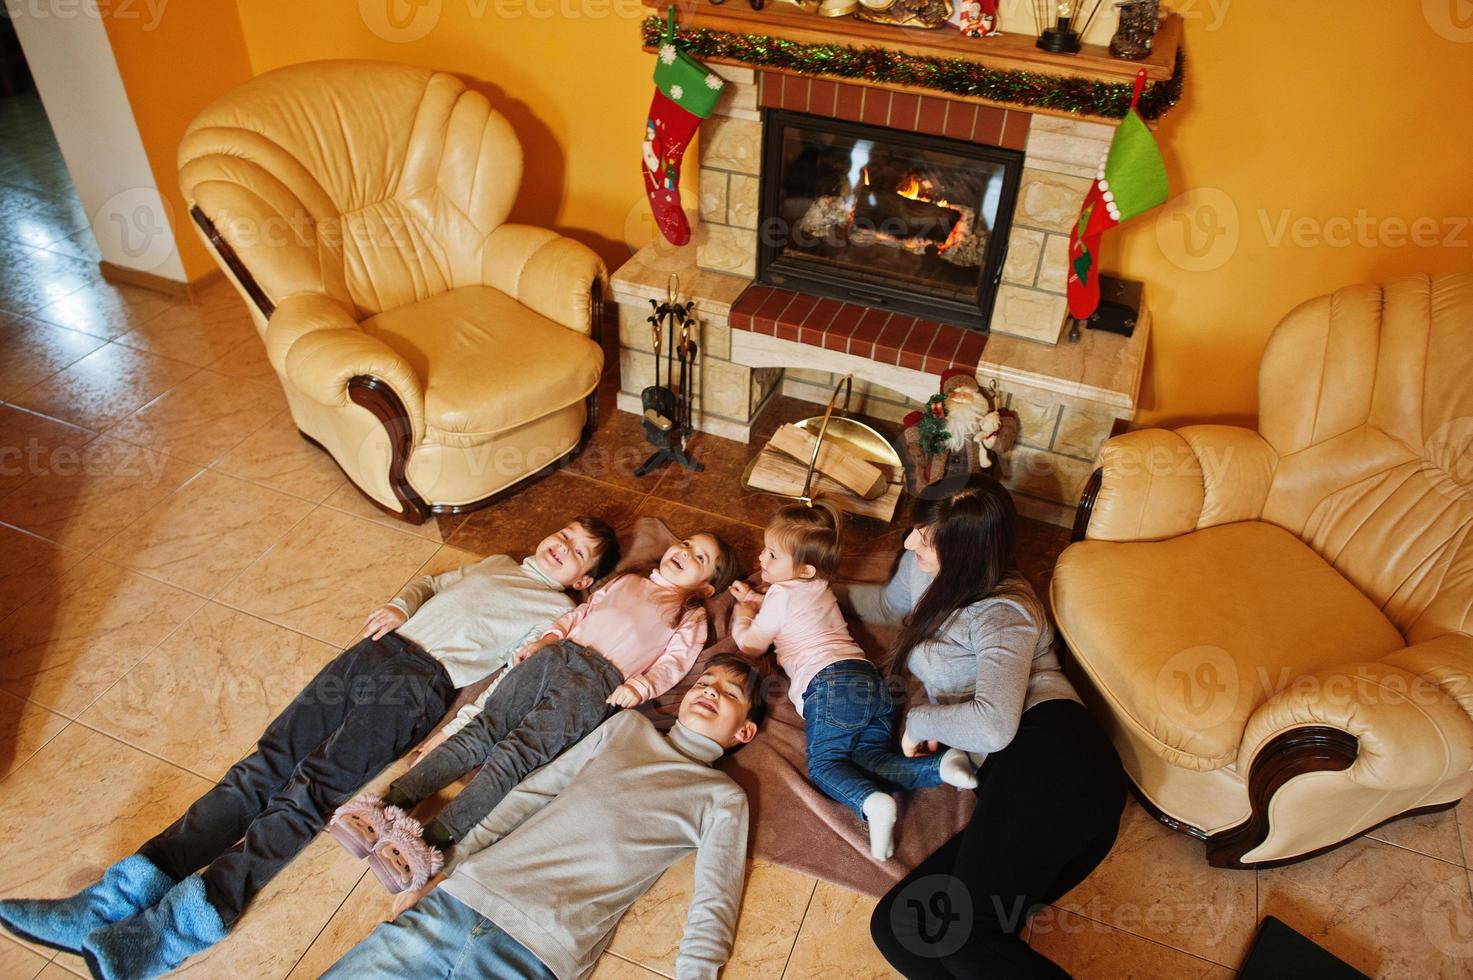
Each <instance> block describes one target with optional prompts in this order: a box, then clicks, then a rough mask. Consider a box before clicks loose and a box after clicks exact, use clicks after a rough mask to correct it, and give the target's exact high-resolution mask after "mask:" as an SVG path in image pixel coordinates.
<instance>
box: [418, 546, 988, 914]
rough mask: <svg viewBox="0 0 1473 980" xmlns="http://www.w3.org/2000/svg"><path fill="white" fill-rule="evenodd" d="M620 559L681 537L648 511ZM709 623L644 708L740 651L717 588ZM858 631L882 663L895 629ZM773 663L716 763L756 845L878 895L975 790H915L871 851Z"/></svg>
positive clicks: (637, 559) (474, 692)
mask: <svg viewBox="0 0 1473 980" xmlns="http://www.w3.org/2000/svg"><path fill="white" fill-rule="evenodd" d="M619 537H620V544H621V545H623V553H624V558H623V560H622V561H621V562H620V569H623V568H625V567H631V566H635V565H640V564H647V563H650V562H652V561H655V560H658V558H659V556H660V554H661V553H662V552H663V551H664V549H665V548H666V547H668V546H669V545H670V544H671V543H673V542H674V541H675V535H674V534H672V533H670V530H669V528H667V527H666V526H665V525H664V523H662V522H661V521H659V520H657V519H655V518H651V517H642V518H640V519H638V520H637V521H635V522H634V523H633V524H632V525H631V526H629V527H628V528H625V529H622V530H621V531H620V534H619ZM894 558H895V556H894V555H893V554H889V553H886V554H883V555H858V556H851V557H850V558H848V559H846V561H845V566H844V569H843V574H844V577H845V578H846V579H850V580H853V581H884V580H885V579H886V578H887V577H888V575H889V573H890V568H891V565H892V563H893V561H894ZM706 608H707V613H708V615H709V616H710V621H711V624H712V628H711V631H710V634H709V636H708V639H707V646H706V649H705V650H704V651H703V652H702V654H701V656H700V657H699V658H698V659H697V661H696V665H695V667H694V668H692V670H691V672H690V673H689V674H687V675H686V677H685V679H684V680H682V681H681V682H680V683H679V684H677V685H676V686H675V687H674V688H673V689H671V690H670V691H668V692H666V694H665V695H664V696H663V697H661V698H659V699H657V700H655V701H652V702H649V703H647V704H645V705H643V706H641V707H640V708H639V710H640V711H643V712H644V713H645V714H646V716H648V717H649V718H650V720H652V721H654V722H655V724H656V725H658V726H659V727H660V728H662V729H667V728H669V727H670V726H671V725H673V724H674V723H675V714H676V711H677V709H678V707H679V705H680V700H681V698H683V697H684V696H685V692H686V691H687V690H689V688H690V684H691V681H692V680H693V679H694V678H695V677H698V676H700V673H701V671H702V670H703V669H704V667H705V663H706V661H707V660H709V659H710V658H711V657H713V656H715V655H716V654H719V653H736V652H737V647H736V642H735V641H734V640H732V639H731V638H730V637H729V636H728V635H727V625H728V623H729V622H730V620H731V608H732V599H731V597H730V596H729V595H724V596H718V597H715V598H713V599H712V600H711V601H710V602H708V603H707V607H706ZM852 628H853V631H854V638H855V640H856V641H858V642H859V644H860V646H862V647H863V648H864V650H865V652H866V654H868V655H869V657H870V658H871V659H872V660H873V661H874V662H875V663H876V664H878V665H880V667H881V669H884V662H883V658H884V653H885V651H886V650H887V649H888V641H889V640H891V639H893V635H891V634H889V633H888V631H887V633H886V635H879V634H878V633H875V634H873V635H871V634H869V633H868V632H867V631H866V630H864V629H862V628H859V627H852ZM763 660H764V664H765V667H766V669H767V671H768V682H767V683H766V684H765V685H764V686H765V691H766V698H767V718H766V720H765V721H763V723H762V730H761V731H760V732H758V734H757V737H756V738H755V739H753V740H752V741H751V743H749V744H748V745H746V746H745V747H743V748H742V749H741V750H740V751H739V752H736V753H732V754H728V755H727V756H726V757H725V758H724V759H722V760H721V761H720V762H719V763H717V766H718V767H719V768H720V769H722V770H723V771H725V772H726V773H728V774H729V775H730V776H731V777H732V778H733V779H735V780H736V781H737V782H738V783H739V784H740V785H741V787H742V789H744V790H746V793H747V801H748V804H749V805H750V807H751V826H752V831H751V840H750V852H751V854H752V856H753V857H756V858H761V859H763V860H766V861H771V862H773V863H774V864H780V865H783V866H784V867H788V868H792V869H794V870H795V871H799V872H802V873H803V874H806V875H810V876H812V877H814V878H820V879H823V880H824V881H830V882H833V883H834V884H837V885H842V886H843V887H845V888H849V889H852V890H854V891H858V892H864V893H866V894H869V895H881V894H883V893H884V892H885V891H886V890H887V889H888V888H889V887H890V886H891V885H893V884H894V883H895V882H897V881H899V880H900V878H901V877H902V876H903V875H904V874H905V873H906V872H907V871H909V870H910V869H911V868H913V867H915V866H916V865H917V864H919V863H920V861H921V859H922V858H924V857H926V856H927V855H928V854H930V853H931V852H932V851H934V850H935V849H936V848H938V847H940V846H941V845H942V844H943V843H945V842H946V841H947V840H948V839H949V838H950V837H951V836H952V835H953V834H955V833H956V832H957V831H958V830H960V829H961V828H962V827H963V826H965V824H966V822H967V819H968V818H969V817H970V816H971V812H972V807H973V802H974V797H973V796H972V794H971V793H965V792H958V791H957V790H955V789H953V788H952V787H950V786H939V787H936V788H935V789H928V790H922V791H920V792H918V793H913V794H909V795H908V796H907V797H906V799H905V802H904V805H903V807H902V810H901V815H900V826H899V831H898V847H897V848H896V852H895V857H894V858H892V859H891V860H889V861H875V860H874V859H872V858H871V857H870V856H869V836H868V834H867V833H866V831H865V828H864V824H863V822H862V821H860V819H859V818H858V817H857V816H855V815H854V814H853V813H852V812H850V810H849V808H848V807H846V806H843V805H842V804H840V803H836V802H834V801H833V800H831V799H829V798H828V797H827V796H825V795H824V794H823V793H821V792H819V791H818V790H817V789H815V788H814V786H813V784H811V783H810V782H808V759H807V752H806V751H805V750H804V740H803V719H802V718H801V717H799V715H798V712H797V710H796V709H795V708H794V707H793V705H792V702H791V701H789V700H788V681H787V678H786V677H784V676H783V675H782V674H780V673H777V672H776V671H775V669H774V665H773V663H772V655H771V654H770V653H769V654H768V655H767V656H765V657H764V658H763ZM488 683H489V680H487V681H482V682H481V683H479V684H474V685H472V686H471V687H468V688H465V689H463V690H462V691H461V692H460V696H459V697H458V698H457V699H456V704H455V706H454V707H452V708H451V712H450V715H447V716H446V720H447V721H448V720H449V718H450V717H451V716H453V715H454V713H455V711H457V710H459V707H460V705H462V704H465V703H467V702H468V701H470V700H472V699H474V698H475V697H476V696H478V695H479V694H480V692H481V691H482V690H483V689H484V688H485V686H486V684H488Z"/></svg>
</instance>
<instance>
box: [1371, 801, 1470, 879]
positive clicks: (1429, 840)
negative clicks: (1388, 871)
mask: <svg viewBox="0 0 1473 980" xmlns="http://www.w3.org/2000/svg"><path fill="white" fill-rule="evenodd" d="M1366 836H1367V837H1369V838H1371V839H1372V840H1379V841H1385V842H1386V843H1388V844H1395V845H1397V846H1398V847H1406V848H1410V849H1411V850H1413V851H1417V852H1419V853H1422V854H1426V855H1428V856H1429V857H1435V858H1438V859H1440V860H1443V861H1451V862H1452V863H1453V864H1456V865H1459V866H1462V864H1463V842H1462V839H1461V836H1460V835H1459V833H1458V817H1457V814H1456V813H1455V812H1454V811H1453V810H1444V811H1443V812H1441V813H1427V814H1423V815H1422V816H1420V817H1406V818H1404V819H1402V820H1395V821H1392V822H1391V823H1389V824H1387V825H1386V826H1384V827H1382V828H1380V829H1379V830H1375V831H1372V832H1371V833H1369V834H1367V835H1366Z"/></svg>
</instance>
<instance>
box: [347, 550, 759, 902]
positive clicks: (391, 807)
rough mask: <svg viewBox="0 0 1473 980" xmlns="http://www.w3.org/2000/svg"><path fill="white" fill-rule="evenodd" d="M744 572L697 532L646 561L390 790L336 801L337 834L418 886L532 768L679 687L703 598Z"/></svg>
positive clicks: (700, 631) (396, 884) (526, 661)
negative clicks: (427, 813)
mask: <svg viewBox="0 0 1473 980" xmlns="http://www.w3.org/2000/svg"><path fill="white" fill-rule="evenodd" d="M736 576H737V567H736V558H735V556H734V555H733V553H732V550H731V547H730V546H729V545H727V543H726V542H725V541H722V540H721V538H719V537H717V536H716V535H715V534H711V533H703V534H695V535H692V536H691V537H690V538H688V539H686V540H685V541H682V542H680V543H679V544H674V545H671V546H670V548H668V549H667V550H666V551H665V554H664V556H663V557H661V559H660V562H659V564H658V565H657V566H655V567H654V568H652V569H649V570H648V571H646V572H625V573H624V574H623V575H620V576H618V577H617V578H615V579H614V580H613V581H611V582H609V583H608V584H607V585H605V586H603V587H602V588H601V589H599V590H598V591H596V592H594V593H593V595H592V596H590V597H589V599H588V601H587V602H585V603H583V604H582V605H580V606H578V607H577V608H576V609H574V610H572V611H571V612H569V613H567V614H566V615H564V616H563V617H562V618H561V619H559V620H558V621H557V622H555V623H554V624H553V625H552V627H551V628H550V629H548V631H547V632H546V633H545V634H544V635H543V636H542V637H541V638H540V639H538V640H536V641H535V642H533V643H530V644H528V645H527V646H526V647H524V648H523V649H522V650H521V651H520V652H519V653H518V654H517V656H516V664H517V665H516V666H514V667H513V668H512V669H511V670H509V671H508V672H507V673H506V675H505V677H504V678H503V679H502V680H501V682H500V683H499V684H497V685H496V686H495V687H493V688H492V689H491V690H490V692H489V694H488V696H487V697H486V699H485V702H484V706H483V707H482V710H481V712H480V714H478V715H476V716H475V717H473V718H472V719H470V721H469V722H468V723H467V724H466V725H465V727H463V728H461V729H460V730H459V731H458V732H456V733H455V734H454V735H453V736H451V737H450V738H449V739H446V740H444V741H443V743H441V744H439V745H438V746H437V747H436V746H434V745H432V746H430V747H429V750H428V751H425V752H422V753H421V755H420V756H419V760H418V761H417V762H416V763H415V764H414V765H413V766H412V767H411V768H410V770H409V771H408V772H406V773H405V774H404V775H402V776H400V777H399V778H398V779H396V780H395V781H394V782H393V784H392V785H390V786H389V791H388V793H387V795H386V796H385V797H384V798H383V799H382V800H380V799H378V798H376V797H371V796H361V797H359V798H358V799H357V800H354V801H352V802H351V803H349V804H347V805H345V806H344V807H343V808H342V809H341V810H339V812H338V815H337V816H336V817H335V818H334V820H333V835H334V836H335V837H337V838H338V839H339V840H340V841H342V843H343V844H344V846H346V847H347V848H348V850H350V851H352V852H353V853H355V854H356V855H358V856H359V857H364V856H367V857H368V859H369V866H370V867H371V868H372V869H373V871H374V873H375V874H376V875H377V876H378V878H379V880H380V881H381V882H382V883H383V884H384V886H385V887H387V888H388V889H389V890H390V891H393V892H399V891H404V890H407V889H410V888H416V889H417V888H420V887H422V886H423V885H424V883H425V882H426V881H427V880H429V878H430V877H432V876H433V875H434V874H435V872H436V871H438V870H439V867H440V863H441V860H442V856H441V852H442V851H443V850H444V849H445V848H446V847H448V846H449V845H451V844H453V843H455V842H457V841H459V840H460V839H461V838H463V837H464V836H465V835H466V834H467V833H469V832H470V831H471V830H472V829H473V828H475V827H476V825H478V824H479V823H480V822H481V821H482V820H484V819H485V818H486V815H487V814H489V813H490V812H491V811H492V810H493V809H495V807H496V805H497V804H498V803H500V802H501V800H502V799H503V798H504V797H505V796H506V794H507V793H508V792H510V791H511V789H512V788H513V787H514V786H516V785H517V783H519V782H521V781H522V779H523V778H525V777H526V775H527V774H528V773H530V772H531V771H532V770H533V769H536V768H537V767H538V766H542V765H546V764H547V763H549V762H551V761H552V760H553V759H554V758H556V757H557V756H558V755H559V754H560V753H561V752H562V751H563V750H564V749H566V748H567V747H569V746H570V745H572V744H573V743H575V742H577V741H578V740H579V739H581V738H582V737H583V736H584V735H587V734H588V733H589V732H591V731H593V730H594V729H595V728H597V727H598V726H599V725H601V724H602V723H603V722H604V720H605V719H606V718H608V717H609V715H611V714H613V712H615V711H617V710H618V709H619V708H632V707H634V706H635V705H637V704H639V703H640V702H642V701H646V700H649V699H651V698H657V697H659V696H660V695H662V694H664V693H665V692H666V691H668V690H670V688H672V687H674V686H675V684H676V682H678V681H679V680H680V679H681V678H682V677H684V676H685V675H686V674H687V673H688V672H689V671H690V668H691V666H692V665H693V664H694V663H695V660H696V656H697V654H699V653H700V651H701V648H702V647H703V646H704V645H705V641H706V627H707V624H706V612H705V608H704V605H703V600H704V599H706V598H708V597H709V596H711V595H713V594H715V592H716V590H718V589H725V588H726V587H727V586H729V585H730V584H731V582H732V580H733V579H735V578H736ZM476 766H481V767H482V768H481V771H480V772H479V773H478V774H477V775H476V776H475V778H474V779H472V780H471V782H470V784H469V785H468V786H466V788H465V789H464V790H462V791H461V793H460V795H459V796H457V797H456V798H455V799H454V800H452V801H451V802H450V804H449V805H447V806H446V807H445V809H444V810H442V811H441V812H440V814H439V816H438V817H436V818H435V820H434V822H432V823H430V824H428V825H425V826H424V827H421V826H420V825H419V824H418V823H417V822H416V821H415V820H414V819H413V818H411V817H408V816H407V815H406V814H407V813H408V812H409V811H410V810H412V809H413V808H414V807H415V806H416V805H418V804H419V803H420V802H422V801H424V800H426V799H428V798H429V797H431V796H433V795H435V793H437V792H439V791H440V790H441V789H443V788H445V787H446V786H448V785H450V784H451V783H452V782H454V781H455V780H456V779H459V778H460V777H461V776H463V775H464V774H465V773H467V772H469V771H470V770H471V769H473V768H475V767H476Z"/></svg>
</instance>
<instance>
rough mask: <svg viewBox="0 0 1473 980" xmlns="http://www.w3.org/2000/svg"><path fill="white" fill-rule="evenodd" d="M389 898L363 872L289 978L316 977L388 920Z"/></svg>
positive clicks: (371, 878)
mask: <svg viewBox="0 0 1473 980" xmlns="http://www.w3.org/2000/svg"><path fill="white" fill-rule="evenodd" d="M392 904H393V903H392V900H391V899H390V897H389V895H388V894H387V893H386V892H385V891H384V886H383V885H380V884H379V883H378V879H377V878H375V877H374V876H373V875H372V874H369V873H367V872H365V873H364V874H363V877H362V878H361V879H360V880H359V882H358V884H357V885H356V886H355V887H354V888H353V890H352V891H351V892H349V893H348V897H347V898H346V899H345V900H344V901H343V904H342V905H341V906H340V907H339V908H338V910H337V911H336V912H334V913H333V917H332V918H331V919H329V920H328V923H327V925H326V926H325V927H324V928H323V930H322V932H320V933H319V934H318V935H317V938H316V939H315V940H314V941H313V942H312V945H311V946H309V947H307V952H306V953H305V954H304V955H303V956H302V958H301V960H299V961H298V962H297V965H296V966H295V967H293V968H292V972H291V974H290V976H289V980H316V978H317V977H320V976H322V974H323V973H325V972H327V968H328V967H330V966H332V965H333V964H334V963H336V962H337V961H338V960H340V959H341V958H342V956H343V954H344V953H346V952H347V951H348V950H350V949H352V948H353V947H354V946H356V945H358V943H359V942H361V941H362V940H363V939H364V938H365V937H366V936H367V935H368V934H369V933H370V932H373V929H374V927H375V926H377V925H378V924H379V923H380V922H387V921H388V918H389V908H390V906H391V905H392Z"/></svg>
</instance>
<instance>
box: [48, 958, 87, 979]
mask: <svg viewBox="0 0 1473 980" xmlns="http://www.w3.org/2000/svg"><path fill="white" fill-rule="evenodd" d="M77 962H79V963H80V962H81V960H78V961H77ZM84 965H85V964H84ZM73 977H82V978H83V980H86V975H85V972H84V973H73V972H72V971H71V970H68V969H66V968H65V967H63V966H60V965H58V964H56V963H47V964H46V969H44V970H42V971H41V972H40V973H38V974H36V980H72V978H73Z"/></svg>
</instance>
